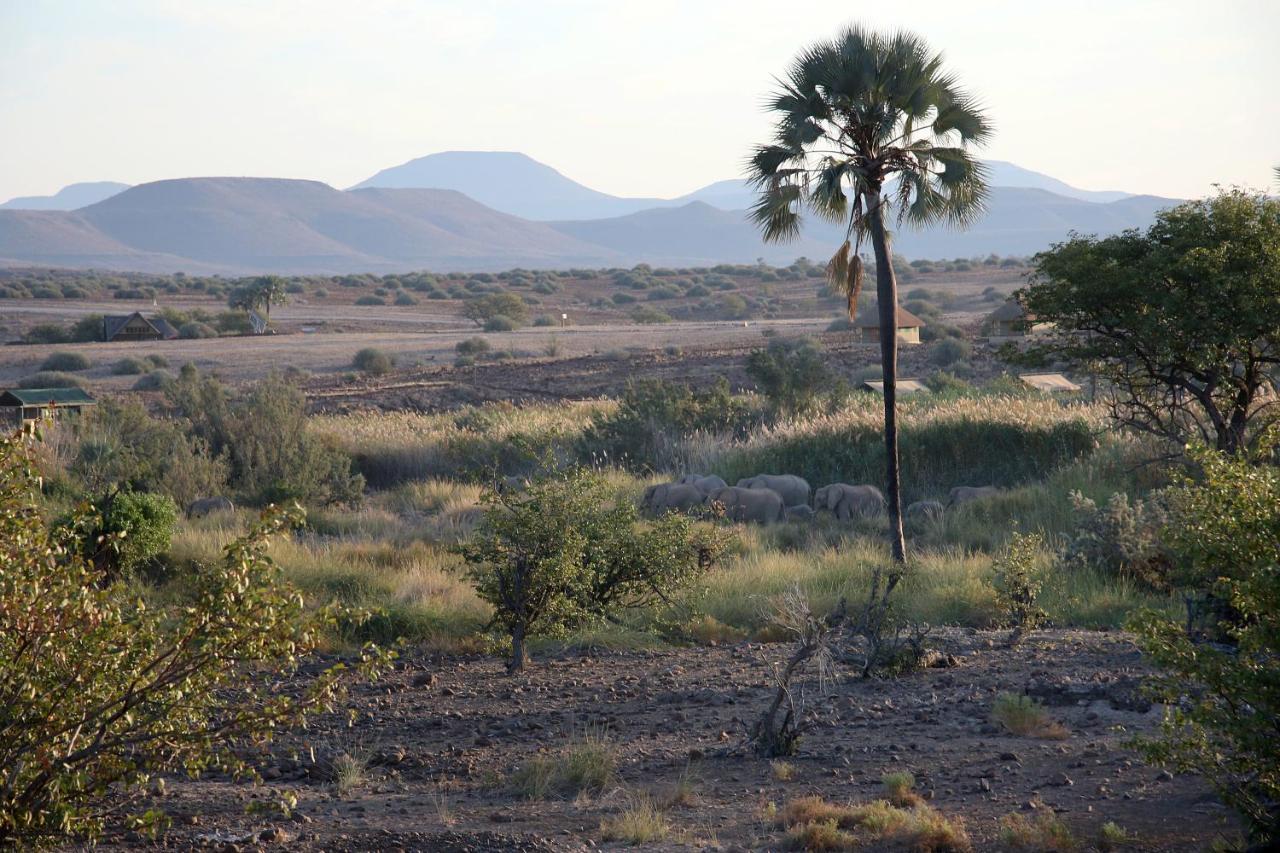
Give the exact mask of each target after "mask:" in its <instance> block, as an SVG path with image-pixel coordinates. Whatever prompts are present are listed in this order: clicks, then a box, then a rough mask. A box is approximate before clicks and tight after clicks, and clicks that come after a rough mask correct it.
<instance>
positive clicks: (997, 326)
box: [985, 299, 1052, 338]
mask: <svg viewBox="0 0 1280 853" xmlns="http://www.w3.org/2000/svg"><path fill="white" fill-rule="evenodd" d="M985 325H986V326H987V329H988V330H989V331H990V333H991V337H993V338H1025V337H1027V336H1028V335H1034V334H1038V333H1039V332H1043V331H1044V330H1046V329H1048V328H1050V327H1051V325H1052V324H1050V323H1039V322H1036V315H1035V314H1032V313H1031V312H1030V311H1028V310H1027V309H1026V308H1025V307H1023V305H1022V303H1020V302H1018V301H1017V300H1016V299H1010V300H1009V301H1008V302H1006V303H1004V304H1003V305H1001V306H1000V307H999V308H997V309H996V310H994V311H992V312H991V313H990V314H988V315H987V319H986V321H985Z"/></svg>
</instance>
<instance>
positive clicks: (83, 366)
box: [40, 351, 93, 373]
mask: <svg viewBox="0 0 1280 853" xmlns="http://www.w3.org/2000/svg"><path fill="white" fill-rule="evenodd" d="M92 366H93V362H91V361H90V360H89V357H88V356H86V355H85V354H84V353H79V352H66V351H59V352H54V353H49V355H48V356H46V357H45V360H44V361H42V362H41V363H40V369H41V370H65V371H67V372H69V373H75V372H77V371H80V370H88V369H89V368H90V367H92Z"/></svg>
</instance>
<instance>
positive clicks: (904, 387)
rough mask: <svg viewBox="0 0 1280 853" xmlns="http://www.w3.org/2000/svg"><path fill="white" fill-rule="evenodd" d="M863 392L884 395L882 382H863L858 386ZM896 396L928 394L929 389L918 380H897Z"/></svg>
mask: <svg viewBox="0 0 1280 853" xmlns="http://www.w3.org/2000/svg"><path fill="white" fill-rule="evenodd" d="M858 387H859V388H861V389H862V390H863V391H871V392H873V393H876V394H880V395H883V394H884V383H883V382H872V381H870V380H868V381H866V382H863V383H862V384H861V385H860V386H858ZM897 390H898V396H900V397H906V396H910V395H911V394H928V393H929V387H928V386H927V385H925V384H924V383H923V382H921V381H920V380H918V379H899V380H898V383H897Z"/></svg>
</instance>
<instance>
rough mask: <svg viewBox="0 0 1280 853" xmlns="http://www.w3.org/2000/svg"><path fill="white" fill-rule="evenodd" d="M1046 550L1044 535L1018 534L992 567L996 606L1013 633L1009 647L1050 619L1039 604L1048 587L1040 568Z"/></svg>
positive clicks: (1011, 538)
mask: <svg viewBox="0 0 1280 853" xmlns="http://www.w3.org/2000/svg"><path fill="white" fill-rule="evenodd" d="M1043 548H1044V539H1043V538H1042V537H1041V536H1040V534H1038V533H1017V532H1015V533H1014V534H1013V535H1012V536H1011V537H1010V538H1009V544H1008V545H1006V546H1005V550H1004V553H1002V554H1001V555H1000V556H999V557H997V558H996V560H995V562H994V564H993V565H992V568H993V570H994V572H995V574H994V577H993V579H992V583H993V585H994V586H995V590H996V606H997V607H999V608H1000V611H1001V612H1002V613H1003V614H1004V616H1005V619H1006V621H1007V622H1008V623H1009V626H1010V627H1011V628H1012V629H1013V633H1012V634H1011V635H1010V636H1009V645H1016V644H1017V643H1018V641H1019V640H1021V639H1022V637H1023V635H1024V634H1026V632H1027V631H1032V630H1035V628H1036V627H1038V626H1039V625H1040V624H1041V623H1042V622H1044V620H1045V618H1046V617H1047V614H1046V613H1045V612H1044V611H1043V610H1042V609H1040V606H1039V605H1038V604H1037V603H1036V601H1037V599H1039V597H1040V589H1041V587H1043V586H1044V578H1043V577H1042V576H1041V573H1040V572H1039V570H1038V569H1037V567H1036V560H1037V559H1038V558H1039V556H1040V552H1041V550H1043Z"/></svg>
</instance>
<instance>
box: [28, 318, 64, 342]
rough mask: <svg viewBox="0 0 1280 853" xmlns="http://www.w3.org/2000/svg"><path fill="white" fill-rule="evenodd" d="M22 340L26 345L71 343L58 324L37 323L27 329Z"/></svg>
mask: <svg viewBox="0 0 1280 853" xmlns="http://www.w3.org/2000/svg"><path fill="white" fill-rule="evenodd" d="M22 340H23V341H24V342H25V343H28V344H65V343H70V342H71V335H69V334H68V333H67V330H66V329H64V328H63V327H62V326H61V325H59V324H58V323H37V324H36V325H34V326H32V327H31V328H30V329H27V332H26V334H25V335H23V336H22Z"/></svg>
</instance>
